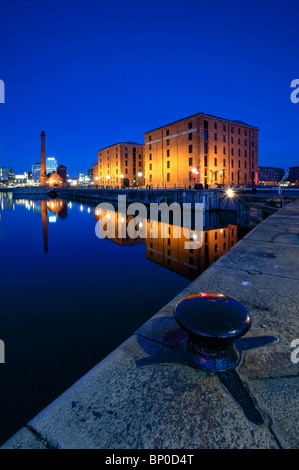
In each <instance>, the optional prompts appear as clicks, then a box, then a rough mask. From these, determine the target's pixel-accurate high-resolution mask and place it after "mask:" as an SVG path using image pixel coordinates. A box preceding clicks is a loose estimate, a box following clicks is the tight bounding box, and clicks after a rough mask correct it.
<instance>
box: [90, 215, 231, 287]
mask: <svg viewBox="0 0 299 470" xmlns="http://www.w3.org/2000/svg"><path fill="white" fill-rule="evenodd" d="M114 214H115V215H114ZM102 216H106V217H105V220H106V226H104V229H105V231H108V228H110V229H112V230H113V232H115V237H113V238H109V240H111V241H113V242H115V243H117V244H119V245H128V244H134V243H140V242H143V243H145V245H146V257H147V258H148V259H149V260H151V261H154V262H155V263H158V264H160V265H162V266H164V267H166V268H167V269H170V270H172V271H174V272H176V273H178V274H180V275H182V276H184V277H187V278H188V279H192V280H193V279H195V278H196V277H197V276H199V274H200V273H202V272H203V271H204V270H205V269H207V268H208V267H209V266H210V265H211V264H212V263H214V262H215V261H217V259H219V258H220V257H221V256H222V255H223V254H224V253H226V252H227V251H228V250H229V249H230V248H231V247H232V246H233V245H234V244H235V243H236V242H237V241H238V229H237V225H233V224H226V225H221V226H220V223H219V220H218V218H217V215H216V216H215V213H214V214H212V217H210V216H209V214H208V219H209V220H208V221H206V222H207V226H205V227H204V230H203V233H202V242H198V245H200V246H199V248H196V249H195V248H191V249H186V248H185V242H188V241H190V239H191V237H186V236H185V235H186V232H185V231H184V229H183V227H180V228H179V230H180V231H181V237H180V238H177V237H174V231H175V230H178V228H177V227H174V226H173V225H171V224H170V225H168V224H165V223H164V222H161V221H150V220H145V221H144V220H142V221H141V222H138V223H137V224H136V231H138V230H139V229H140V224H145V225H146V229H147V231H146V234H147V237H146V238H140V237H137V238H130V237H129V236H128V231H127V227H126V232H125V233H126V235H127V236H126V238H120V237H118V227H119V223H126V226H128V224H129V223H130V222H131V221H132V220H133V219H134V216H128V215H127V216H126V222H125V217H124V215H123V214H120V213H117V212H115V213H114V212H113V211H106V210H104V211H102V213H101V214H100V213H99V211H98V209H97V208H94V218H95V220H100V218H101V217H102ZM109 225H110V227H109ZM112 225H114V227H113V226H112ZM185 230H186V229H185ZM155 232H156V233H158V238H151V233H155ZM165 233H166V234H167V236H166V238H162V235H163V234H164V237H165Z"/></svg>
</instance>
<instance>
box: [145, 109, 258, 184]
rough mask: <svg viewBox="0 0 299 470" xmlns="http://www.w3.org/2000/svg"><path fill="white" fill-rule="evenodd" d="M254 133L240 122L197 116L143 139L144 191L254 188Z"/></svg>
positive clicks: (148, 133) (255, 141)
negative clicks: (249, 186)
mask: <svg viewBox="0 0 299 470" xmlns="http://www.w3.org/2000/svg"><path fill="white" fill-rule="evenodd" d="M258 131H259V129H258V128H257V127H254V126H250V125H248V124H246V123H244V122H242V121H231V120H227V119H223V118H220V117H217V116H212V115H210V114H204V113H198V114H194V115H192V116H189V117H186V118H183V119H181V120H179V121H175V122H172V123H170V124H167V125H165V126H161V127H159V128H156V129H153V130H151V131H148V132H146V133H145V143H144V171H145V185H146V186H147V187H153V188H164V187H166V188H167V187H169V188H175V187H176V188H180V187H181V188H188V187H189V186H191V187H192V188H193V187H194V186H195V185H196V184H200V185H203V187H217V186H220V185H225V186H227V185H234V186H246V185H250V184H251V183H256V182H257V174H258Z"/></svg>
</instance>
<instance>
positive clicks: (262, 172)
mask: <svg viewBox="0 0 299 470" xmlns="http://www.w3.org/2000/svg"><path fill="white" fill-rule="evenodd" d="M284 174H285V171H284V169H283V168H275V167H272V166H260V167H259V175H258V183H259V184H262V185H277V184H278V183H280V181H281V180H282V178H283V177H284Z"/></svg>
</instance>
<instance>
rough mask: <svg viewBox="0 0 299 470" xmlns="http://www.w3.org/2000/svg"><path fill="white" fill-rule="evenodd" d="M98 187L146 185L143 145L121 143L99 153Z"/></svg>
mask: <svg viewBox="0 0 299 470" xmlns="http://www.w3.org/2000/svg"><path fill="white" fill-rule="evenodd" d="M98 177H99V182H98V185H99V186H101V187H105V188H106V187H109V188H122V187H129V186H142V185H143V184H144V169H143V145H142V144H137V143H135V142H119V143H117V144H114V145H111V146H110V147H105V148H103V149H101V150H99V151H98Z"/></svg>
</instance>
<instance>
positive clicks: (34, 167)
mask: <svg viewBox="0 0 299 470" xmlns="http://www.w3.org/2000/svg"><path fill="white" fill-rule="evenodd" d="M39 177H40V163H34V165H32V179H33V181H38V180H39Z"/></svg>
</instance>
